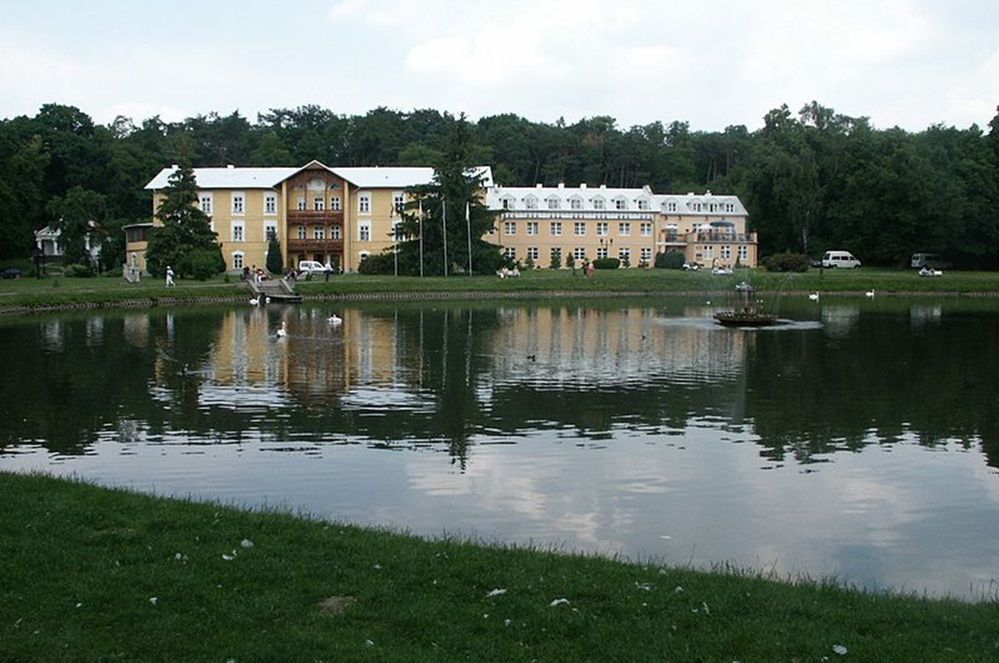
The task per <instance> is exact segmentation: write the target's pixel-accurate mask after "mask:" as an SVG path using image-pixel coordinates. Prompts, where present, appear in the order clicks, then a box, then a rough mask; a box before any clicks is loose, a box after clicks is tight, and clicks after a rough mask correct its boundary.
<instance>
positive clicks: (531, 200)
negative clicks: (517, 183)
mask: <svg viewBox="0 0 999 663" xmlns="http://www.w3.org/2000/svg"><path fill="white" fill-rule="evenodd" d="M524 202H525V203H526V205H527V209H538V199H537V198H535V197H534V196H528V197H527V198H525V199H524Z"/></svg>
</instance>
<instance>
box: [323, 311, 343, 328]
mask: <svg viewBox="0 0 999 663" xmlns="http://www.w3.org/2000/svg"><path fill="white" fill-rule="evenodd" d="M326 321H327V322H328V323H330V324H331V325H338V324H340V323H341V322H343V318H341V317H340V316H338V315H337V314H336V313H334V314H333V315H331V316H330V317H329V318H328V319H327V320H326Z"/></svg>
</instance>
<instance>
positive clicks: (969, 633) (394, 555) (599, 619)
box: [0, 473, 999, 661]
mask: <svg viewBox="0 0 999 663" xmlns="http://www.w3.org/2000/svg"><path fill="white" fill-rule="evenodd" d="M0 503H2V504H3V505H4V518H3V519H0V578H3V580H2V582H0V658H2V659H4V660H53V659H59V660H97V659H112V658H114V659H124V660H236V661H246V660H454V659H458V658H461V659H471V660H576V659H578V660H726V661H730V660H741V661H752V660H802V661H806V660H810V661H819V660H824V659H825V658H826V657H828V659H830V660H840V659H841V658H842V660H921V661H927V660H947V661H955V660H964V661H986V660H995V658H996V656H997V655H999V603H995V602H987V603H980V604H966V603H960V602H957V601H949V600H926V599H919V598H907V597H898V596H886V595H873V594H865V593H860V592H853V591H848V590H845V589H840V588H836V587H832V586H829V585H817V584H807V583H806V584H799V585H792V584H788V583H783V582H774V581H769V580H764V579H760V578H754V577H746V576H739V575H731V574H727V575H726V574H711V573H698V572H693V571H688V570H679V569H672V568H660V567H658V566H655V565H647V564H644V565H643V564H630V563H621V562H615V561H611V560H606V559H599V558H592V557H579V556H571V555H563V554H555V553H551V552H541V551H530V550H523V549H504V548H499V547H483V546H479V545H474V544H471V543H466V542H460V541H456V540H441V541H424V540H420V539H416V538H413V537H409V536H403V535H399V534H392V533H387V532H381V531H372V530H367V529H362V528H358V527H354V526H349V525H342V524H334V523H325V522H320V521H315V520H310V519H304V518H300V517H295V516H292V515H288V514H283V513H261V512H250V511H244V510H239V509H234V508H228V507H222V506H218V505H212V504H199V503H192V502H188V501H181V500H172V499H162V498H155V497H150V496H145V495H139V494H134V493H129V492H125V491H122V490H109V489H105V488H98V487H95V486H91V485H86V484H82V483H76V482H70V481H65V480H58V479H53V478H49V477H43V476H25V475H14V474H6V473H0ZM324 601H325V602H326V607H324V605H323V603H324Z"/></svg>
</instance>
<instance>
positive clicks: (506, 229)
mask: <svg viewBox="0 0 999 663" xmlns="http://www.w3.org/2000/svg"><path fill="white" fill-rule="evenodd" d="M503 234H504V235H516V234H517V224H516V223H514V222H513V221H507V222H506V223H504V224H503Z"/></svg>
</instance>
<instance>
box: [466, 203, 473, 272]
mask: <svg viewBox="0 0 999 663" xmlns="http://www.w3.org/2000/svg"><path fill="white" fill-rule="evenodd" d="M465 229H466V230H467V231H468V275H469V276H471V275H472V215H471V213H470V207H469V203H467V202H466V203H465Z"/></svg>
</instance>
